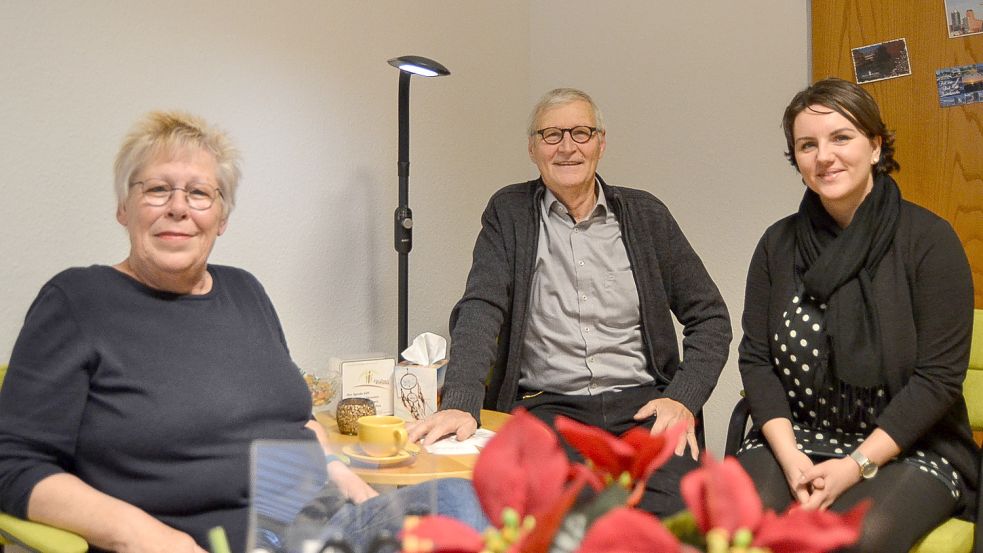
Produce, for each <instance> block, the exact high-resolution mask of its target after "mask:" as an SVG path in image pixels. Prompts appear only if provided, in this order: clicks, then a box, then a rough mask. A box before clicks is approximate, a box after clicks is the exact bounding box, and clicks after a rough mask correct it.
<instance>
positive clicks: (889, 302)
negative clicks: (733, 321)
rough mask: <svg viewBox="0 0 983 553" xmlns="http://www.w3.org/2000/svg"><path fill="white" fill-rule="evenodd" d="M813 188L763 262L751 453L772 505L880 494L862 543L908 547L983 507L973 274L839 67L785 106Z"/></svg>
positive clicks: (748, 306) (755, 262)
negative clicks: (901, 174)
mask: <svg viewBox="0 0 983 553" xmlns="http://www.w3.org/2000/svg"><path fill="white" fill-rule="evenodd" d="M782 124H783V128H784V130H785V136H786V140H787V144H788V152H786V156H787V157H788V159H789V161H791V163H792V165H793V166H794V167H795V168H796V169H797V170H798V171H799V173H800V174H801V175H802V181H803V183H804V184H805V185H806V190H805V193H804V195H803V198H802V202H801V204H800V205H799V210H798V212H797V213H795V214H793V215H791V216H789V217H786V218H784V219H782V220H780V221H778V222H777V223H775V224H774V225H772V226H771V227H770V228H769V229H768V230H767V231H766V232H765V234H764V236H763V237H762V238H761V241H760V242H759V243H758V247H757V249H756V251H755V253H754V256H753V258H752V260H751V267H750V269H749V272H748V279H747V290H746V295H745V306H744V316H743V326H744V338H743V340H742V341H741V346H740V369H741V376H742V378H743V381H744V387H745V391H746V395H747V398H748V401H749V403H750V405H751V415H752V419H753V422H754V428H752V430H751V431H750V432H749V434H748V437H747V438H746V440H745V442H744V444H743V447H742V448H741V451H740V452H739V454H738V457H739V459H740V461H741V463H742V464H743V465H744V467H745V468H746V469H747V470H748V472H749V474H750V475H751V477H752V478H753V479H754V481H755V484H756V485H757V487H758V489H759V492H760V493H761V496H762V499H763V501H764V502H765V504H766V506H768V507H770V508H773V509H776V510H781V509H784V508H785V507H787V506H788V504H789V503H790V502H792V501H799V502H801V503H802V504H803V505H804V506H805V507H806V508H813V509H827V508H829V509H833V510H835V511H844V510H847V509H849V508H850V507H852V506H853V505H855V504H857V503H858V502H860V501H862V500H864V499H871V500H872V506H871V509H870V511H869V512H868V514H867V517H866V519H865V522H864V531H863V537H862V538H861V541H860V542H858V543H857V544H856V545H855V546H854V548H855V550H857V551H907V550H908V548H910V547H911V545H912V544H913V543H914V542H916V541H917V540H918V539H919V538H920V537H921V536H922V535H923V534H925V533H926V532H928V531H929V530H931V529H932V528H933V527H935V526H936V525H937V524H939V523H940V522H942V521H944V520H945V519H946V518H948V517H950V516H953V514H965V515H969V514H970V513H971V512H972V511H973V510H975V505H976V491H977V486H978V482H977V477H976V475H977V474H978V473H979V465H978V462H979V461H978V459H979V456H978V450H977V446H976V444H975V442H974V441H973V437H972V432H971V430H970V427H969V422H968V419H967V415H966V405H965V402H964V401H963V396H962V381H963V379H964V378H965V375H966V370H967V364H968V359H969V347H970V340H971V334H972V324H973V323H972V320H973V284H972V277H971V273H970V268H969V264H968V262H967V260H966V255H965V252H964V251H963V248H962V245H961V244H960V242H959V239H958V238H957V236H956V234H955V232H954V231H953V230H952V228H951V226H950V225H949V224H948V223H947V222H946V221H944V220H943V219H941V218H939V217H938V216H936V215H934V214H932V213H931V212H929V211H927V210H925V209H923V208H921V207H918V206H916V205H914V204H912V203H910V202H907V201H905V200H904V199H902V197H901V193H900V190H899V188H898V185H897V184H896V183H895V181H894V179H892V178H891V176H890V174H889V173H891V172H892V171H894V170H896V169H899V168H900V167H899V164H898V163H897V162H896V161H895V160H894V157H893V154H894V147H893V143H894V136H893V133H891V132H889V131H888V130H887V128H886V126H885V125H884V123H883V121H882V120H881V116H880V110H879V109H878V107H877V104H876V103H875V102H874V100H873V98H872V97H871V96H870V95H869V94H868V93H867V92H866V91H865V90H863V89H862V88H861V87H859V86H857V85H855V84H853V83H850V82H847V81H843V80H840V79H826V80H823V81H819V82H817V83H816V84H814V85H813V86H811V87H809V88H807V89H805V90H803V91H801V92H799V93H798V94H797V95H796V96H795V97H794V98H793V99H792V101H791V103H790V104H789V105H788V107H787V108H786V110H785V116H784V118H783V122H782Z"/></svg>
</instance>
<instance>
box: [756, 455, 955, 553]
mask: <svg viewBox="0 0 983 553" xmlns="http://www.w3.org/2000/svg"><path fill="white" fill-rule="evenodd" d="M737 459H738V461H740V463H741V465H742V466H743V467H744V470H746V471H747V472H748V474H749V475H750V476H751V480H753V481H754V484H755V486H756V487H757V488H758V493H759V494H760V495H761V501H762V503H764V506H765V508H766V509H772V510H774V511H776V512H778V513H781V512H782V511H784V510H785V509H786V508H787V507H788V506H789V504H790V503H791V502H792V500H793V497H792V492H791V490H789V488H788V484H787V483H786V481H785V473H784V472H783V471H782V467H781V465H779V464H778V461H777V460H775V456H774V455H772V453H771V450H770V449H768V448H767V447H759V448H755V449H752V450H750V451H745V452H744V453H742V454H741V455H739V456H738V458H737ZM814 461H815V459H814ZM867 498H870V499H872V500H873V504H872V505H871V507H870V510H868V511H867V516H866V518H864V524H863V529H862V531H861V536H860V541H858V542H857V543H856V544H855V545H854V546H853V547H851V548H849V549H844V550H843V551H858V552H864V553H866V552H872V551H876V552H878V553H882V552H883V553H891V552H894V551H897V552H899V553H904V552H906V551H908V550H909V549H911V547H912V546H913V545H914V544H915V542H917V541H918V540H919V539H921V537H922V536H923V535H925V534H927V533H928V532H929V531H930V530H932V529H933V528H935V527H936V526H938V525H939V524H940V523H941V522H943V521H945V520H946V519H948V518H949V517H951V516H952V514H953V513H954V512H955V511H956V508H957V507H958V504H959V501H958V500H957V499H955V498H953V497H952V494H951V493H950V492H949V489H948V488H947V487H946V486H945V484H943V483H942V482H940V481H939V480H938V479H937V478H935V477H934V476H932V475H930V474H928V473H926V472H923V471H921V470H919V469H918V468H916V467H914V466H912V465H909V464H907V463H903V462H893V463H888V464H886V465H884V466H883V467H881V468H880V469H879V470H878V471H877V476H876V477H874V478H872V479H870V480H861V481H860V482H859V483H857V484H856V485H854V486H853V487H851V488H850V489H848V490H847V491H846V492H844V493H843V495H841V496H840V497H839V498H837V499H836V501H834V502H833V504H832V506H831V507H830V509H831V510H833V511H836V512H844V511H848V510H849V509H850V508H851V507H853V506H854V505H856V504H857V503H858V502H860V500H862V499H867Z"/></svg>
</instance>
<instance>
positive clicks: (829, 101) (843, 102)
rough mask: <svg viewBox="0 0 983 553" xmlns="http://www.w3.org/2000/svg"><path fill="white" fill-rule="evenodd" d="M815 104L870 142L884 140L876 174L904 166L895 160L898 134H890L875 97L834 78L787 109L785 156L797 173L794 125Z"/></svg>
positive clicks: (801, 94)
mask: <svg viewBox="0 0 983 553" xmlns="http://www.w3.org/2000/svg"><path fill="white" fill-rule="evenodd" d="M814 105H820V106H825V107H827V108H829V109H831V110H833V111H835V112H837V113H839V114H840V115H842V116H843V117H846V118H847V119H849V120H850V122H851V123H853V126H855V127H857V130H859V131H860V132H862V133H864V135H866V136H867V138H868V139H871V140H873V139H874V137H877V136H879V137H880V138H881V158H880V160H878V162H877V165H875V166H874V173H875V174H887V173H890V172H891V171H897V170H899V169H901V165H900V164H899V163H898V162H897V161H895V160H894V133H893V132H891V131H889V130H888V129H887V126H886V125H885V124H884V121H882V120H881V110H880V108H878V107H877V102H875V101H874V98H873V97H871V95H870V94H868V93H867V91H866V90H864V89H863V88H861V87H860V86H859V85H856V84H854V83H851V82H850V81H844V80H843V79H837V78H835V77H831V78H828V79H823V80H821V81H818V82H816V83H815V84H813V85H812V86H810V87H808V88H806V89H805V90H803V91H801V92H799V93H798V94H796V95H795V97H794V98H792V101H791V102H789V104H788V107H786V108H785V116H784V117H782V129H783V130H784V131H785V142H786V144H787V145H788V151H786V152H785V157H787V158H788V160H789V161H790V162H791V163H792V167H795V169H796V170H798V168H799V166H798V164H797V163H796V162H795V137H793V136H792V125H793V124H794V123H795V118H796V117H797V116H798V115H799V114H800V113H802V111H803V110H805V109H806V108H808V107H809V106H814Z"/></svg>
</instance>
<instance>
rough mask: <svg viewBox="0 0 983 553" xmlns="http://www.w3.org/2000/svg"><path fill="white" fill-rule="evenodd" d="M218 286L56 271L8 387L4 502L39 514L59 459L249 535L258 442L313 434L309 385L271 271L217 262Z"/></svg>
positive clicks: (150, 503) (107, 484)
mask: <svg viewBox="0 0 983 553" xmlns="http://www.w3.org/2000/svg"><path fill="white" fill-rule="evenodd" d="M208 270H209V272H210V273H211V275H212V277H213V279H214V284H213V286H212V290H211V291H210V292H209V293H208V294H204V295H200V296H190V295H176V294H170V293H162V292H159V291H155V290H152V289H150V288H147V287H146V286H144V285H142V284H140V283H139V282H137V281H135V280H133V279H131V278H130V277H128V276H126V275H124V274H122V273H120V272H118V271H116V270H115V269H113V268H111V267H106V266H92V267H88V268H76V269H69V270H67V271H64V272H62V273H61V274H59V275H57V276H55V277H54V278H53V279H51V281H49V282H48V283H47V284H46V285H45V286H44V287H43V288H42V290H41V292H40V293H39V294H38V297H37V299H35V301H34V303H33V305H32V306H31V308H30V310H29V311H28V314H27V318H26V320H25V322H24V327H23V329H22V330H21V333H20V336H19V337H18V339H17V342H16V344H15V346H14V350H13V354H12V356H11V360H10V368H9V371H8V372H7V376H6V379H5V381H4V383H3V388H2V391H0V510H3V511H4V512H8V513H11V514H13V515H16V516H20V517H24V516H25V515H26V510H27V504H28V500H29V498H30V494H31V491H32V490H33V488H34V486H35V484H37V483H38V482H39V481H40V480H42V479H43V478H45V477H47V476H50V475H52V474H56V473H60V472H69V473H72V474H75V475H76V476H78V477H79V478H81V479H82V480H83V481H85V482H87V483H88V484H89V485H91V486H93V487H94V488H96V489H98V490H100V491H103V492H105V493H107V494H109V495H111V496H113V497H116V498H119V499H121V500H123V501H126V502H128V503H130V504H133V505H135V506H137V507H139V508H141V509H143V510H145V511H147V512H148V513H149V514H151V515H153V516H154V517H157V518H158V519H160V520H161V521H163V522H164V523H165V524H168V525H170V526H172V527H174V528H177V529H179V530H182V531H185V532H188V533H189V534H191V536H193V537H194V538H195V539H196V540H197V541H198V543H199V544H202V545H205V544H207V538H206V533H207V531H208V529H209V528H211V527H213V526H223V527H225V529H226V531H227V533H228V534H229V539H230V543H231V545H232V550H233V551H241V550H243V548H244V540H245V535H246V525H247V520H246V519H247V512H248V500H249V446H250V443H251V442H252V441H253V440H255V439H257V438H282V439H313V433H312V432H310V431H309V430H307V429H305V428H304V425H305V423H307V421H308V420H309V417H310V412H311V404H310V395H309V394H308V392H307V389H306V386H305V384H304V382H303V379H302V378H301V377H300V373H299V371H298V369H297V367H296V365H295V364H294V363H293V361H291V359H290V354H289V352H288V351H287V345H286V341H285V339H284V337H283V331H282V329H281V327H280V322H279V319H278V318H277V315H276V312H275V311H274V309H273V305H272V304H271V303H270V300H269V298H268V297H267V295H266V293H265V292H264V290H263V288H262V286H261V285H260V284H259V282H258V281H257V280H256V279H255V278H254V277H253V276H252V275H250V274H249V273H247V272H245V271H242V270H240V269H235V268H231V267H222V266H215V265H211V266H209V267H208Z"/></svg>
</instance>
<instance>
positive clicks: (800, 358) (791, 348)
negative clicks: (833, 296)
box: [738, 293, 963, 498]
mask: <svg viewBox="0 0 983 553" xmlns="http://www.w3.org/2000/svg"><path fill="white" fill-rule="evenodd" d="M825 310H826V305H825V304H822V303H819V302H817V301H816V300H815V298H810V297H802V296H801V293H799V294H796V295H795V296H794V297H793V298H792V301H791V302H790V303H789V307H788V309H787V310H786V311H785V312H784V313H783V314H782V319H783V321H782V325H781V327H780V328H779V330H778V332H776V333H775V334H774V336H772V340H774V342H775V346H776V347H775V348H774V349H775V351H777V354H776V356H775V357H774V358H773V359H772V362H773V364H774V367H775V371H776V373H777V374H778V378H779V379H780V380H781V382H782V385H783V386H784V388H785V391H786V399H787V400H788V402H789V407H790V408H791V410H792V430H793V431H794V433H795V441H796V444H797V446H798V448H799V450H801V451H802V452H803V453H805V454H807V455H809V456H810V457H813V458H823V457H829V458H832V457H845V456H846V455H848V454H849V453H850V452H851V451H853V450H854V449H855V448H856V447H857V446H859V445H860V444H861V443H863V441H864V439H865V438H866V437H867V436H868V435H869V434H870V432H872V431H873V430H874V428H876V426H877V424H876V420H877V415H879V414H880V409H882V408H883V406H884V405H886V404H887V402H888V401H889V400H890V398H889V397H887V390H886V389H885V388H878V389H876V390H874V391H873V393H874V397H876V398H877V399H878V401H875V402H873V404H872V405H869V406H867V407H866V408H862V407H863V404H862V403H860V404H858V405H857V408H854V409H851V410H850V413H842V410H843V409H842V407H840V406H839V405H841V401H840V400H842V399H843V398H845V397H847V396H846V395H844V396H842V397H840V398H834V397H832V395H833V394H837V393H838V392H836V391H835V390H834V389H833V387H832V386H827V387H826V389H824V390H818V389H816V387H815V383H816V376H815V375H816V371H815V369H816V367H817V364H818V363H820V362H821V360H822V359H824V356H825V355H827V353H828V345H829V343H828V340H827V336H826V332H825V328H824V326H823V315H824V312H825ZM834 400H836V401H834ZM857 401H858V402H859V400H857ZM764 445H765V439H764V436H763V435H762V434H761V432H760V431H759V430H758V429H756V428H755V429H752V430H751V431H750V432H749V433H748V435H747V437H746V438H745V440H744V443H743V445H742V446H741V449H740V451H738V454H740V453H741V452H743V451H747V450H751V449H755V448H759V447H763V446H764ZM896 461H902V462H905V463H909V464H913V465H915V466H917V467H918V468H919V469H920V470H922V471H924V472H927V473H929V474H931V475H932V476H934V477H936V478H938V479H939V481H941V482H942V483H943V484H945V486H946V487H947V488H948V489H949V491H950V492H951V493H952V496H953V497H954V498H959V497H960V495H961V494H962V488H963V484H962V481H961V479H960V478H959V474H958V472H957V471H956V470H955V468H953V467H952V465H951V464H949V461H948V460H947V459H946V458H945V457H942V456H941V455H938V454H936V453H933V452H931V451H924V450H917V449H915V450H910V451H906V452H903V453H902V454H901V455H900V456H899V458H898V459H896Z"/></svg>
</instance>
